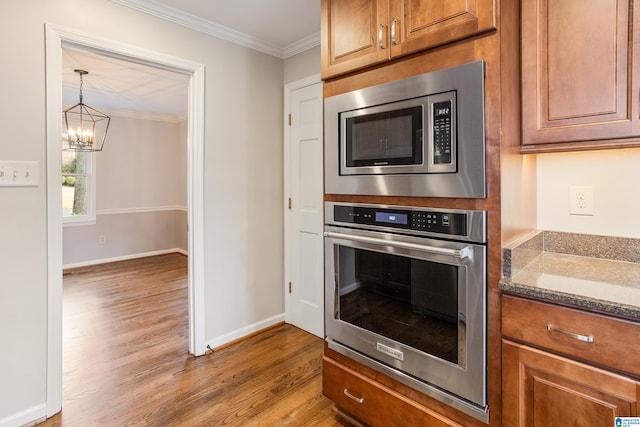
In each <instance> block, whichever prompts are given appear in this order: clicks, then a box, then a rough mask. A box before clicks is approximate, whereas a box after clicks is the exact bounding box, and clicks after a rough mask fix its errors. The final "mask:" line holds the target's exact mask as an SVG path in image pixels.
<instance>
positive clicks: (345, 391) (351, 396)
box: [343, 388, 364, 403]
mask: <svg viewBox="0 0 640 427" xmlns="http://www.w3.org/2000/svg"><path fill="white" fill-rule="evenodd" d="M343 393H344V395H345V396H347V397H348V398H349V399H351V400H355V401H356V402H358V403H364V397H358V396H356V395H354V394H351V392H350V391H349V389H348V388H345V389H344V391H343Z"/></svg>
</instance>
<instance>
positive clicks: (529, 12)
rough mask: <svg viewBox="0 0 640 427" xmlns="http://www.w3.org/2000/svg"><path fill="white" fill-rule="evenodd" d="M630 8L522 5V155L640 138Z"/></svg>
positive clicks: (620, 1)
mask: <svg viewBox="0 0 640 427" xmlns="http://www.w3.org/2000/svg"><path fill="white" fill-rule="evenodd" d="M629 7H630V5H629V0H597V1H589V2H585V1H583V0H562V1H556V0H525V1H522V10H521V13H522V144H523V151H551V150H555V149H557V150H570V149H585V148H600V147H606V146H608V144H614V145H616V146H618V145H620V144H623V143H626V142H627V141H629V138H633V137H636V136H638V135H640V120H639V119H638V114H639V110H638V98H639V96H640V91H639V89H640V87H639V86H638V80H639V79H638V59H637V53H638V49H637V48H636V47H635V45H636V44H637V43H638V41H639V39H640V37H639V34H634V33H633V29H634V28H636V27H637V23H638V20H637V18H636V17H635V15H637V13H635V12H634V11H633V7H632V8H631V9H630V8H629ZM636 31H638V30H636ZM625 139H627V141H625ZM536 144H538V145H537V146H535V145H536Z"/></svg>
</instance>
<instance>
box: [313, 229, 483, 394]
mask: <svg viewBox="0 0 640 427" xmlns="http://www.w3.org/2000/svg"><path fill="white" fill-rule="evenodd" d="M485 266H486V247H484V245H479V244H473V243H465V242H451V241H446V240H439V239H431V238H425V237H414V236H406V235H401V234H395V233H383V232H377V231H369V230H357V229H351V228H345V227H336V226H326V227H325V274H326V275H325V297H326V318H325V320H326V322H325V325H326V333H327V339H328V340H329V342H336V343H339V344H341V345H344V346H346V347H348V348H350V349H353V350H355V351H357V352H359V353H361V354H364V355H366V356H368V357H370V358H372V359H374V360H376V361H379V362H382V363H383V364H385V365H388V366H390V367H391V368H394V369H397V370H399V371H401V372H403V373H405V374H408V375H410V376H411V377H413V378H418V379H420V380H422V381H424V382H426V383H429V384H433V385H435V386H437V387H438V388H439V389H442V390H447V391H448V392H450V393H453V394H455V395H457V396H460V397H463V398H464V399H467V400H468V401H471V402H474V403H475V404H478V405H484V404H485V402H486V268H485Z"/></svg>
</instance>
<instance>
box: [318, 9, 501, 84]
mask: <svg viewBox="0 0 640 427" xmlns="http://www.w3.org/2000/svg"><path fill="white" fill-rule="evenodd" d="M495 27H496V24H495V14H494V2H493V0H430V1H427V0H322V2H321V32H322V36H321V38H322V43H321V55H322V60H321V62H322V77H323V78H329V77H334V76H337V75H340V74H345V73H349V72H352V71H355V70H358V69H362V68H365V67H368V66H371V65H375V64H378V63H381V62H385V61H389V60H391V59H394V58H397V57H400V56H403V55H408V54H411V53H415V52H419V51H421V50H425V49H429V48H432V47H436V46H440V45H443V44H446V43H450V42H453V41H456V40H460V39H463V38H466V37H469V36H472V35H475V34H478V33H480V32H484V31H488V30H491V29H494V28H495Z"/></svg>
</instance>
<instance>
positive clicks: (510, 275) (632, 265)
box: [500, 232, 640, 320]
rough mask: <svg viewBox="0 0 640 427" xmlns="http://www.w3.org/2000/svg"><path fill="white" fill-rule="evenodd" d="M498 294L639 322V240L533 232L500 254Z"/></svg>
mask: <svg viewBox="0 0 640 427" xmlns="http://www.w3.org/2000/svg"><path fill="white" fill-rule="evenodd" d="M500 289H501V290H503V291H505V292H509V293H513V294H518V295H522V296H527V297H531V298H535V299H539V300H542V301H548V302H553V303H558V304H562V305H568V306H572V307H576V308H581V309H586V310H589V311H594V312H599V313H605V314H610V315H613V316H617V317H623V318H627V319H632V320H640V240H639V239H628V238H616V237H605V236H590V235H581V234H573V233H558V232H537V233H534V234H532V235H529V236H526V237H525V238H523V239H521V240H519V241H518V242H514V244H512V245H509V246H508V247H506V248H504V249H503V278H502V280H500Z"/></svg>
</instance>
